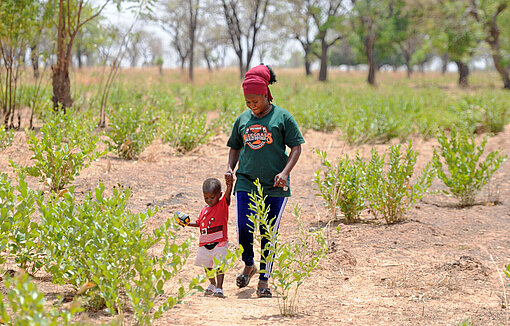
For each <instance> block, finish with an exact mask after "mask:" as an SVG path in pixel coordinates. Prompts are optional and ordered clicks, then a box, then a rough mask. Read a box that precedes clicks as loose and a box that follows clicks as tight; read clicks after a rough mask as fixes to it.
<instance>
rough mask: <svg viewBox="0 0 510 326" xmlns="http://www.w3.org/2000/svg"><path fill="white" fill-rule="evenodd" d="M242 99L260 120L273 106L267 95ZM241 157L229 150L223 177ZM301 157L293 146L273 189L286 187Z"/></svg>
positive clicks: (262, 284) (262, 285)
mask: <svg viewBox="0 0 510 326" xmlns="http://www.w3.org/2000/svg"><path fill="white" fill-rule="evenodd" d="M244 99H245V102H246V106H247V107H248V108H249V109H250V110H251V112H252V114H253V115H254V116H256V117H257V118H262V117H264V116H266V115H267V114H268V113H269V112H271V110H272V109H273V105H272V104H271V103H270V102H269V99H268V98H267V95H258V94H245V95H244ZM240 155H241V150H240V149H233V148H230V150H229V152H228V167H227V172H226V173H225V177H226V176H227V175H230V176H232V175H233V174H234V169H235V168H236V165H237V163H238V162H239V156H240ZM300 155H301V145H297V146H294V147H292V148H291V149H290V153H289V158H288V160H287V163H286V164H285V167H284V168H283V170H282V172H280V173H278V174H277V175H275V177H274V185H273V187H286V186H287V178H288V177H289V174H290V172H291V171H292V169H293V168H294V166H296V163H297V161H298V160H299V156H300ZM254 268H255V266H245V267H244V270H243V274H244V275H249V274H250V273H251V271H252V270H253V269H254ZM258 287H259V288H267V287H268V284H267V281H262V280H260V281H259V285H258Z"/></svg>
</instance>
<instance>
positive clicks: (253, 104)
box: [244, 94, 269, 117]
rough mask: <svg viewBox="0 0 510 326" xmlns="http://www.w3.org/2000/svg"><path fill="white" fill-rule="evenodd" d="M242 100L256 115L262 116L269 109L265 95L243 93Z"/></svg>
mask: <svg viewBox="0 0 510 326" xmlns="http://www.w3.org/2000/svg"><path fill="white" fill-rule="evenodd" d="M244 100H245V102H246V106H247V107H248V109H250V110H251V112H253V114H254V115H255V116H256V117H259V116H264V114H266V113H267V111H268V110H269V101H268V100H267V95H258V94H244Z"/></svg>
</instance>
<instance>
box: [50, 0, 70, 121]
mask: <svg viewBox="0 0 510 326" xmlns="http://www.w3.org/2000/svg"><path fill="white" fill-rule="evenodd" d="M58 16H59V21H58V30H57V63H56V64H55V65H53V66H52V67H51V71H52V84H53V96H52V98H51V99H52V101H53V108H54V109H58V107H59V104H60V105H62V107H63V109H64V112H65V109H66V108H69V107H71V106H72V105H73V100H72V99H71V80H70V78H69V65H70V62H71V49H72V47H73V41H74V37H75V36H76V34H75V35H68V34H67V32H68V31H67V28H68V26H66V16H65V11H64V1H63V0H60V2H59V13H58ZM66 36H67V37H66ZM67 38H69V39H67Z"/></svg>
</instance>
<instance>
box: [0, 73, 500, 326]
mask: <svg viewBox="0 0 510 326" xmlns="http://www.w3.org/2000/svg"><path fill="white" fill-rule="evenodd" d="M276 73H277V76H278V82H277V83H276V84H274V85H272V86H271V92H272V94H273V96H274V98H275V101H274V102H275V104H277V105H279V106H281V107H283V108H286V109H287V110H289V111H290V112H291V113H292V114H293V116H294V117H295V118H296V120H297V122H298V124H299V126H300V128H301V130H302V131H303V133H304V137H305V140H306V144H304V146H303V153H302V155H301V158H300V161H299V162H298V165H297V166H296V168H295V169H294V170H293V173H292V183H291V189H292V192H293V197H292V198H291V200H290V201H289V205H288V206H287V208H286V213H285V217H284V219H283V220H282V225H281V229H280V232H281V243H282V248H283V249H282V250H287V249H288V248H300V250H301V253H302V254H303V255H297V253H296V252H295V251H292V250H291V251H290V252H291V253H290V254H288V255H290V256H291V258H292V259H293V260H292V259H291V261H292V263H293V264H298V265H292V266H294V267H293V268H294V270H295V271H298V270H304V269H306V268H305V267H303V266H302V265H299V263H300V262H313V260H312V258H313V256H314V255H316V254H317V252H319V251H318V250H319V249H320V246H321V245H324V244H325V245H326V246H327V251H326V252H327V253H326V254H325V255H324V256H321V259H320V260H318V261H316V265H314V266H313V268H311V269H310V274H307V275H304V274H303V275H301V276H300V277H301V279H299V280H296V279H293V278H292V277H296V275H293V274H292V273H289V274H285V272H284V268H283V265H281V269H277V272H279V273H280V274H278V277H279V278H276V277H275V278H274V279H278V280H279V282H280V283H279V284H277V282H275V283H274V284H273V285H274V286H275V291H276V292H275V293H277V294H278V295H275V296H274V297H273V298H272V299H258V298H257V297H256V295H255V287H254V286H255V285H253V284H252V285H250V286H249V287H248V288H245V289H238V288H237V287H236V286H235V275H236V273H238V272H239V271H240V269H241V268H242V265H241V262H240V259H236V258H237V257H236V255H238V253H237V252H235V250H234V249H235V245H233V246H232V248H231V249H232V257H230V258H229V260H228V261H227V262H225V267H227V268H228V271H227V273H226V278H225V282H226V285H225V288H224V291H225V294H226V296H227V297H226V298H225V299H216V298H207V297H204V296H203V295H202V293H201V292H200V286H203V285H204V284H205V283H203V281H204V280H203V278H204V277H203V276H199V274H200V273H203V271H202V270H200V269H199V268H197V267H195V266H193V259H194V256H195V253H196V249H197V245H198V241H197V236H198V234H197V230H196V229H193V228H184V229H183V228H180V227H179V226H177V224H176V222H175V220H174V218H173V213H174V212H175V211H184V212H187V213H188V214H190V215H191V216H198V213H199V211H200V209H201V208H202V207H203V205H204V204H203V199H202V194H201V184H202V181H203V180H204V179H205V178H208V177H217V178H219V179H220V180H223V173H224V172H225V170H226V166H227V157H228V148H227V147H226V145H225V144H226V141H227V138H228V135H229V132H230V128H231V126H232V124H233V122H234V120H235V118H236V117H237V115H238V114H239V113H240V112H242V111H243V110H245V109H246V108H245V105H244V98H243V94H242V90H241V87H240V83H241V82H240V81H239V78H238V73H237V71H236V70H223V71H214V72H208V71H206V70H203V71H199V73H198V74H197V78H196V80H195V82H194V84H189V83H187V82H186V79H185V77H184V75H181V74H180V72H179V71H174V70H170V71H164V73H163V74H162V75H160V74H159V72H158V71H157V69H143V70H142V69H132V70H121V71H120V73H119V75H118V77H117V79H116V81H115V82H114V83H113V85H112V86H111V89H108V88H105V86H104V85H105V82H106V77H107V75H108V71H107V70H106V71H103V70H101V69H99V68H96V69H94V70H84V71H76V72H74V74H75V75H74V76H73V80H74V81H75V82H74V84H73V87H72V92H73V99H74V106H73V108H72V109H69V110H67V114H65V115H64V114H63V112H60V113H59V114H55V113H54V112H53V109H52V102H51V92H50V88H49V85H48V86H47V88H46V87H45V84H44V79H43V83H42V86H41V87H40V88H39V87H37V86H36V85H22V86H21V94H22V95H21V101H22V109H20V125H21V128H20V130H18V131H12V130H8V131H2V133H0V171H1V172H2V177H1V178H0V195H1V200H0V212H1V214H2V215H1V216H0V217H1V222H2V228H1V231H2V233H1V238H0V248H1V249H2V256H1V257H2V261H3V264H2V268H3V270H4V271H6V274H5V275H6V276H5V277H4V280H7V281H6V283H5V284H4V285H3V286H2V293H3V300H2V302H3V304H2V305H0V320H2V321H9V320H10V321H11V322H12V321H13V320H16V317H13V316H18V317H19V316H29V317H27V318H33V319H34V320H36V319H37V318H39V320H46V321H48V324H52V322H53V324H54V325H60V324H64V323H85V324H87V323H90V324H101V323H119V324H122V323H125V324H152V323H154V324H157V325H169V324H175V325H185V324H186V325H190V324H191V325H194V324H206V325H209V324H210V325H212V324H215V325H217V324H236V325H237V324H243V325H246V324H254V325H259V324H266V323H272V324H290V325H294V324H296V325H297V324H332V325H333V324H352V325H365V324H375V325H414V324H420V325H456V324H457V323H460V324H462V323H463V322H464V323H465V324H466V325H471V324H473V325H505V324H508V323H509V318H510V312H509V309H510V308H509V307H508V303H509V300H510V288H509V287H508V286H507V283H509V281H510V279H509V278H507V277H506V276H505V270H506V269H507V268H510V267H507V266H509V264H510V254H509V248H510V231H509V230H510V213H509V212H510V202H509V200H508V198H510V164H509V162H508V161H506V157H507V156H508V155H509V154H510V130H508V127H507V128H505V126H506V125H508V123H509V121H510V104H509V103H510V101H509V99H510V93H509V92H508V91H505V90H502V89H501V85H499V83H493V82H492V81H498V82H499V79H498V78H497V76H496V75H495V74H493V73H487V72H483V73H482V72H479V73H474V74H472V76H471V87H470V88H468V89H464V90H461V89H458V88H457V85H456V75H453V74H452V75H450V74H446V75H440V74H436V73H427V74H415V75H413V77H412V78H411V79H407V78H405V74H404V73H394V72H381V73H380V75H379V79H378V83H379V85H378V87H377V88H372V87H369V86H367V85H366V83H365V80H364V79H365V73H364V72H354V71H353V72H339V71H338V72H335V71H333V72H331V78H330V81H329V82H327V83H319V82H317V81H316V80H315V79H307V78H305V77H304V74H303V73H302V72H301V71H298V70H285V69H276ZM105 95H108V96H107V98H105V97H104V96H105ZM105 99H106V100H105ZM101 103H103V104H104V105H103V106H104V108H105V113H106V126H105V127H104V128H100V127H97V126H98V124H99V123H100V117H101V106H102V104H101ZM31 108H34V110H33V114H34V117H35V118H34V127H35V128H34V130H23V129H24V128H25V127H27V126H28V124H29V122H28V121H29V118H30V115H31V113H32V109H31ZM456 134H458V135H459V138H458V140H459V143H455V141H456V140H457V139H454V136H453V135H456ZM463 137H464V138H463ZM409 141H411V145H409ZM485 141H486V143H485ZM399 144H401V147H399V146H398V145H399ZM470 144H471V145H474V144H476V145H477V146H478V147H476V146H469V145H470ZM448 145H451V146H450V147H448ZM405 150H408V153H407V154H408V155H407V156H405V155H404V154H402V156H400V151H404V153H405ZM321 153H322V154H321ZM374 153H378V154H380V155H381V156H383V155H384V154H386V156H384V157H382V160H381V161H380V164H381V165H380V169H378V165H377V156H376V155H375V154H374ZM452 153H458V154H459V155H458V156H455V155H454V156H455V157H457V158H458V159H459V160H463V161H462V162H461V163H455V161H454V162H453V164H450V165H449V161H448V159H447V158H446V157H447V155H448V154H452ZM321 155H322V156H321ZM346 155H348V156H346ZM413 155H414V156H413ZM356 157H358V158H359V160H358V161H356V160H355V159H354V158H356ZM337 159H338V160H337ZM342 159H343V161H342ZM385 159H386V161H385ZM478 159H479V160H480V162H485V163H486V164H485V165H484V164H478V163H477V162H478ZM326 161H327V162H326ZM388 161H389V162H388ZM393 161H394V162H396V163H394V164H395V166H392V165H391V164H392V163H391V162H393ZM342 162H343V163H342ZM363 162H364V163H363ZM441 162H442V163H441ZM357 164H358V165H357ZM363 164H365V165H363ZM405 164H407V165H406V168H407V170H411V173H410V174H405V173H404V172H401V171H402V170H401V169H399V168H402V167H403V166H404V165H405ZM363 166H366V170H365V168H364V167H363ZM448 166H450V170H448V171H447V173H446V174H445V175H442V174H441V173H440V172H438V171H439V170H441V169H446V168H447V167H448ZM451 166H457V170H458V171H460V172H463V173H464V174H465V175H467V177H460V176H458V177H457V178H456V177H455V174H454V172H455V171H454V170H452V168H451ZM351 167H354V168H353V169H351ZM393 167H395V171H397V172H395V174H394V175H391V171H393ZM473 167H474V168H475V169H473ZM376 170H377V171H380V172H379V173H381V174H379V175H377V174H376V172H375V171H376ZM475 170H477V171H480V173H479V174H476V173H475ZM356 171H358V172H359V171H364V172H367V173H366V174H367V175H371V176H372V178H371V179H370V178H366V179H363V178H361V177H360V176H358V175H357V174H356ZM388 171H389V172H388ZM399 171H400V172H399ZM413 172H414V173H413ZM460 172H459V173H460ZM335 173H336V174H335ZM386 173H387V174H386ZM428 173H429V174H428ZM376 175H377V176H378V177H374V176H376ZM346 176H353V177H352V178H351V179H348V182H347V181H345V182H346V183H345V184H350V185H352V184H354V183H353V182H354V181H356V182H360V180H361V183H356V184H355V186H352V187H351V188H348V187H347V188H341V187H340V186H338V184H337V183H336V182H337V180H339V179H341V178H345V177H346ZM421 176H423V179H421V178H422V177H421ZM360 178H361V179H360ZM375 179H378V180H379V181H380V180H385V181H387V183H386V184H385V183H381V182H379V183H377V182H376V180H375ZM466 179H469V180H467V181H466ZM342 180H344V179H342ZM345 180H347V179H345ZM472 181H473V182H472ZM420 182H421V183H420ZM476 182H478V184H474V185H473V184H472V183H476ZM376 183H377V184H376ZM342 185H344V183H342ZM415 185H416V187H415ZM468 186H471V187H472V188H469V190H466V187H468ZM339 189H341V190H339ZM353 189H354V191H353ZM362 189H363V191H362ZM382 189H384V191H383V190H382ZM388 189H389V190H388ZM459 189H460V190H459ZM331 191H333V192H331ZM340 191H341V193H342V195H343V196H344V197H342V199H341V200H339V199H338V198H339V197H341V196H339V195H338V194H339V193H340ZM361 193H363V196H362V197H359V196H358V197H354V196H357V195H359V194H361ZM382 193H387V194H389V195H387V196H388V197H384V196H383V195H382ZM377 194H379V196H376V195H377ZM347 195H349V197H348V196H347ZM390 199H392V200H390ZM351 202H352V203H353V205H354V204H356V205H354V206H356V207H357V210H355V209H353V206H352V205H346V203H351ZM390 204H391V205H393V206H391V207H390ZM388 209H390V210H391V211H392V212H393V213H391V212H390V213H388V212H387V210H388ZM395 212H397V213H395ZM230 216H231V220H230V222H229V227H230V228H229V237H230V242H232V243H233V244H235V243H236V234H235V209H234V204H233V205H232V206H231V209H230ZM193 236H194V239H193V238H190V237H193ZM300 241H303V242H302V243H301V244H300ZM321 241H323V242H322V243H321ZM287 245H288V246H287ZM298 245H301V247H291V246H298ZM292 253H293V254H292ZM188 257H189V259H187V258H188ZM314 264H315V263H314ZM276 265H277V264H276ZM296 266H301V267H296ZM22 270H23V271H26V274H23V275H21V274H19V273H16V272H19V271H22ZM9 272H10V273H9ZM507 272H508V273H510V270H508V271H507ZM9 274H13V275H15V276H14V278H10V277H7V275H9ZM291 274H292V275H291ZM27 275H30V276H27ZM298 276H299V275H298ZM509 277H510V275H509ZM301 281H302V283H300V282H301ZM298 283H299V285H300V286H299V292H296V293H297V294H296V296H295V298H297V299H296V301H294V302H293V304H292V306H291V308H292V309H291V310H290V311H291V312H292V313H282V309H281V307H282V304H284V305H285V304H288V301H287V299H288V297H287V294H285V293H286V292H285V291H283V290H281V289H280V288H281V286H282V285H281V284H288V286H289V287H290V288H293V289H295V287H296V285H297V284H298ZM280 290H281V292H278V291H280ZM17 298H18V299H17ZM19 298H26V299H23V300H21V301H20V300H19ZM27 298H31V299H27ZM178 302H179V303H178ZM176 303H178V304H176ZM52 312H53V315H51V313H52ZM287 312H289V311H288V310H287ZM57 315H58V316H57ZM30 316H32V317H30ZM9 318H10V319H9ZM67 320H69V322H67Z"/></svg>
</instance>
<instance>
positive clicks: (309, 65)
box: [305, 57, 312, 76]
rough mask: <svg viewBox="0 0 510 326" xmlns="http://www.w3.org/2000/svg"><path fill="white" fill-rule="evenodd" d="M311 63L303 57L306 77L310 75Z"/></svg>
mask: <svg viewBox="0 0 510 326" xmlns="http://www.w3.org/2000/svg"><path fill="white" fill-rule="evenodd" d="M311 65H312V64H311V62H310V60H309V59H308V58H306V57H305V73H306V75H307V76H311V75H312V69H311Z"/></svg>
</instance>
